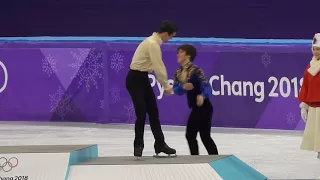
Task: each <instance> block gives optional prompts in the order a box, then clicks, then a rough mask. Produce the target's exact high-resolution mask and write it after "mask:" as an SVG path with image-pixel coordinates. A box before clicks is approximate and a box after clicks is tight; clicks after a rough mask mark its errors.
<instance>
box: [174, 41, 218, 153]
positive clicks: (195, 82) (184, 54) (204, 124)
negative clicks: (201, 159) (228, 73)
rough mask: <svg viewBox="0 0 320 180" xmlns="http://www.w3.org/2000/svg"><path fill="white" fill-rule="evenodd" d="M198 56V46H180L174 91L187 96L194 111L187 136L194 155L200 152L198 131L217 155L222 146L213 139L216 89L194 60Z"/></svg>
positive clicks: (208, 147)
mask: <svg viewBox="0 0 320 180" xmlns="http://www.w3.org/2000/svg"><path fill="white" fill-rule="evenodd" d="M196 55H197V50H196V48H195V47H193V46H192V45H189V44H184V45H181V46H180V47H178V54H177V56H178V63H179V64H180V65H181V66H180V68H179V69H177V71H176V72H175V75H174V85H173V91H174V93H175V94H176V95H180V96H181V95H183V94H186V95H187V100H188V106H189V108H191V114H190V116H189V119H188V123H187V129H186V138H187V141H188V144H189V149H190V153H191V155H199V147H198V142H197V134H198V132H199V133H200V137H201V140H202V142H203V144H204V146H205V148H206V149H207V152H208V154H209V155H217V154H218V149H217V146H216V144H215V142H214V141H213V140H212V138H211V119H212V113H213V107H212V104H211V102H210V100H209V96H211V95H212V89H211V86H210V84H209V83H208V80H207V79H206V77H205V76H204V73H203V71H202V70H201V69H200V68H199V67H197V66H195V65H194V64H193V63H192V62H193V61H194V59H195V57H196Z"/></svg>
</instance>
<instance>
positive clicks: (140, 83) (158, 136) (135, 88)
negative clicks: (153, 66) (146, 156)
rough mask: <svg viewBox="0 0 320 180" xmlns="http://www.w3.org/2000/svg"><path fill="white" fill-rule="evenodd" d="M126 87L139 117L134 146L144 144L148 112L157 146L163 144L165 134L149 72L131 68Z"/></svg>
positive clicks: (135, 129) (136, 124)
mask: <svg viewBox="0 0 320 180" xmlns="http://www.w3.org/2000/svg"><path fill="white" fill-rule="evenodd" d="M126 88H127V90H128V92H129V94H130V96H131V99H132V102H133V105H134V108H135V112H136V118H137V119H136V123H135V128H134V131H135V139H134V147H140V146H143V145H144V141H143V135H144V127H145V122H146V118H147V114H148V116H149V122H150V127H151V131H152V133H153V136H154V138H155V146H158V147H161V146H163V145H164V136H163V132H162V129H161V125H160V120H159V111H158V106H157V101H156V96H155V94H154V92H153V89H152V87H151V85H150V81H149V77H148V72H140V71H135V70H130V71H129V73H128V75H127V78H126Z"/></svg>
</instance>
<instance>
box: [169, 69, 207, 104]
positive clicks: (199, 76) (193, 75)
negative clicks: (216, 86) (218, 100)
mask: <svg viewBox="0 0 320 180" xmlns="http://www.w3.org/2000/svg"><path fill="white" fill-rule="evenodd" d="M184 68H186V71H187V82H188V83H192V85H193V89H192V90H190V91H187V90H185V89H183V83H181V82H180V80H179V77H180V75H181V73H182V71H183V67H180V68H179V69H177V70H176V72H175V74H174V84H173V91H174V94H176V95H179V96H181V95H184V94H185V93H186V94H187V98H188V105H189V107H191V108H192V107H196V106H197V96H198V95H202V96H203V97H204V98H205V99H209V97H210V96H211V95H212V89H211V86H210V84H209V82H208V80H207V79H206V77H205V76H204V73H203V71H202V70H201V69H200V68H198V67H197V66H195V65H193V64H192V63H188V64H187V65H185V66H184Z"/></svg>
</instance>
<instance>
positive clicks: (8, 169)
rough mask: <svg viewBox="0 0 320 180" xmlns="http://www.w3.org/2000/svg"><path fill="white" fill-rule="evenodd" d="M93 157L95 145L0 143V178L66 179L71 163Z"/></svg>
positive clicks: (96, 151) (95, 149)
mask: <svg viewBox="0 0 320 180" xmlns="http://www.w3.org/2000/svg"><path fill="white" fill-rule="evenodd" d="M97 157H98V146H97V145H43V146H0V180H2V179H3V180H7V179H8V180H11V179H13V180H14V179H19V180H44V179H46V180H66V179H67V178H68V174H69V169H70V166H71V165H72V164H76V163H81V162H85V161H88V160H90V159H94V158H97Z"/></svg>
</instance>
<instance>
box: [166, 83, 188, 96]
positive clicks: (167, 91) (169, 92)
mask: <svg viewBox="0 0 320 180" xmlns="http://www.w3.org/2000/svg"><path fill="white" fill-rule="evenodd" d="M183 89H184V90H187V91H190V90H192V89H193V84H192V83H185V84H184V85H183ZM164 94H165V95H166V96H170V95H172V94H174V92H173V90H172V87H170V88H169V89H167V90H164Z"/></svg>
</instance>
